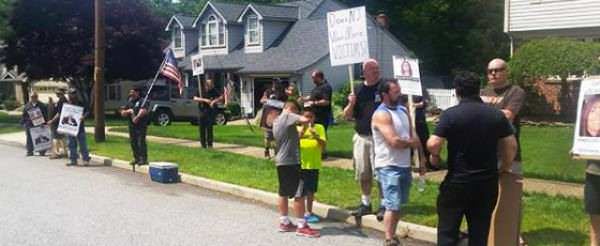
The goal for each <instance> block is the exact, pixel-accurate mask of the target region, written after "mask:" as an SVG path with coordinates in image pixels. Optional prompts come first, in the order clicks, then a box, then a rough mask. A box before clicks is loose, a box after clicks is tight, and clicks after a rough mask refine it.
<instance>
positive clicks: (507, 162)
mask: <svg viewBox="0 0 600 246" xmlns="http://www.w3.org/2000/svg"><path fill="white" fill-rule="evenodd" d="M498 153H500V162H501V165H500V172H508V171H510V168H511V166H512V163H513V160H514V159H515V156H516V155H517V139H516V138H515V135H510V136H508V137H505V138H501V139H500V140H498Z"/></svg>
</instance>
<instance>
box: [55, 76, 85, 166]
mask: <svg viewBox="0 0 600 246" xmlns="http://www.w3.org/2000/svg"><path fill="white" fill-rule="evenodd" d="M67 105H68V106H70V107H73V106H76V107H79V108H82V109H83V110H82V111H83V112H81V111H80V112H81V114H79V115H68V114H69V113H70V112H66V111H67V110H65V108H66V107H68V106H67ZM88 114H89V109H88V108H87V107H85V106H84V104H83V103H81V101H80V100H79V97H78V96H77V90H75V89H74V88H71V89H69V103H68V104H64V105H63V108H62V109H61V117H60V119H61V120H60V123H59V124H66V125H70V126H75V127H77V129H76V132H73V133H74V134H70V135H69V136H68V138H67V144H68V146H69V159H70V162H68V163H67V166H76V165H77V159H79V155H78V154H77V146H79V152H80V153H81V158H82V159H83V165H84V166H87V165H89V164H90V159H91V158H90V154H89V152H88V148H87V142H86V136H85V125H84V123H83V121H84V120H85V117H86V116H87V115H88ZM67 115H68V117H65V116H67ZM74 117H78V118H79V119H76V118H74ZM59 129H60V125H59ZM67 134H69V133H67Z"/></svg>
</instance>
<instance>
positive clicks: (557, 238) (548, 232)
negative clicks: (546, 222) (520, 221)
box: [523, 228, 588, 245]
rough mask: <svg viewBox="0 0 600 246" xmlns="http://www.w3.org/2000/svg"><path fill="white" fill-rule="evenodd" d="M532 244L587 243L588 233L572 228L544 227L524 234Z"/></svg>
mask: <svg viewBox="0 0 600 246" xmlns="http://www.w3.org/2000/svg"><path fill="white" fill-rule="evenodd" d="M523 236H524V237H525V240H527V242H529V243H530V244H531V245H586V242H587V239H588V235H586V234H584V233H581V232H577V231H570V230H560V229H556V228H542V229H539V230H534V231H528V232H526V233H524V234H523Z"/></svg>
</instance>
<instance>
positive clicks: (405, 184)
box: [377, 166, 412, 211]
mask: <svg viewBox="0 0 600 246" xmlns="http://www.w3.org/2000/svg"><path fill="white" fill-rule="evenodd" d="M377 176H378V177H379V182H381V189H382V190H383V200H382V202H381V204H382V205H383V206H384V207H385V209H386V210H391V211H400V205H402V204H406V203H407V202H408V196H409V195H410V186H411V182H412V172H411V170H410V168H408V167H396V166H387V167H382V168H377Z"/></svg>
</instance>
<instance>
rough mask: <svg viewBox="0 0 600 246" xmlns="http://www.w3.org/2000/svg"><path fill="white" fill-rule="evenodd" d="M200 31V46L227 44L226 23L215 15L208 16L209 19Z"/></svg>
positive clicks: (208, 46) (209, 46)
mask: <svg viewBox="0 0 600 246" xmlns="http://www.w3.org/2000/svg"><path fill="white" fill-rule="evenodd" d="M200 32H201V35H200V36H201V43H200V46H202V47H204V48H211V47H222V46H225V38H226V37H225V24H224V23H222V22H220V21H219V19H217V17H215V16H214V15H211V16H209V17H208V21H207V22H206V23H204V24H203V25H202V27H201V28H200Z"/></svg>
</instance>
